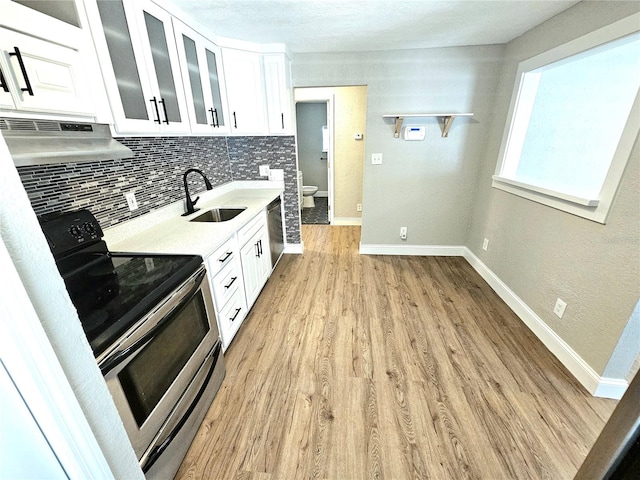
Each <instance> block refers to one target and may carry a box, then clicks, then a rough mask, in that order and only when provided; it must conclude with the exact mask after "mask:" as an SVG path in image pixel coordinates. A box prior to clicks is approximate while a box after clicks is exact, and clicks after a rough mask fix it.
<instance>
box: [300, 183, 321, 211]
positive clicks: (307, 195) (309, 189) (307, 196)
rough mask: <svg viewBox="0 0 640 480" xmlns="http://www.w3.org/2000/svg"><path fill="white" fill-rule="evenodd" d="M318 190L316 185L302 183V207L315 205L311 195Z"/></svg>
mask: <svg viewBox="0 0 640 480" xmlns="http://www.w3.org/2000/svg"><path fill="white" fill-rule="evenodd" d="M317 191H318V187H316V186H310V185H304V186H303V187H302V208H313V207H315V206H316V202H315V201H314V200H313V195H314V194H315V193H316V192H317Z"/></svg>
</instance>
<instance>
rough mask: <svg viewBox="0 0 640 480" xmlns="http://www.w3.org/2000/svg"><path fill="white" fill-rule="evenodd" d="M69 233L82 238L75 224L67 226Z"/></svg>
mask: <svg viewBox="0 0 640 480" xmlns="http://www.w3.org/2000/svg"><path fill="white" fill-rule="evenodd" d="M69 233H70V234H71V235H73V236H74V237H76V238H82V231H81V230H80V227H78V226H77V225H71V227H69Z"/></svg>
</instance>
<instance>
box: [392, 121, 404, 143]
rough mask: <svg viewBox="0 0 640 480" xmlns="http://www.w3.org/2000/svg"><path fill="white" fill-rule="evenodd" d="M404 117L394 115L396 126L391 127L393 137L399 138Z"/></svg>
mask: <svg viewBox="0 0 640 480" xmlns="http://www.w3.org/2000/svg"><path fill="white" fill-rule="evenodd" d="M403 121H404V117H396V126H395V128H394V129H393V138H400V130H401V129H402V122H403Z"/></svg>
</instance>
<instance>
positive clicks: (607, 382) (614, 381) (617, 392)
mask: <svg viewBox="0 0 640 480" xmlns="http://www.w3.org/2000/svg"><path fill="white" fill-rule="evenodd" d="M628 386H629V382H627V381H626V380H625V379H621V378H607V377H600V382H599V383H598V387H597V388H596V391H595V392H592V393H593V396H594V397H603V398H615V399H616V400H620V399H621V398H622V395H624V392H626V391H627V387H628Z"/></svg>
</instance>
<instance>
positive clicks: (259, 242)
mask: <svg viewBox="0 0 640 480" xmlns="http://www.w3.org/2000/svg"><path fill="white" fill-rule="evenodd" d="M258 251H259V252H260V255H258V256H259V257H261V256H262V253H263V252H262V240H258Z"/></svg>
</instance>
